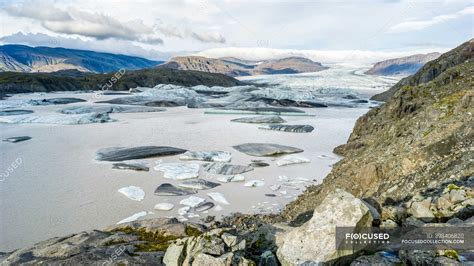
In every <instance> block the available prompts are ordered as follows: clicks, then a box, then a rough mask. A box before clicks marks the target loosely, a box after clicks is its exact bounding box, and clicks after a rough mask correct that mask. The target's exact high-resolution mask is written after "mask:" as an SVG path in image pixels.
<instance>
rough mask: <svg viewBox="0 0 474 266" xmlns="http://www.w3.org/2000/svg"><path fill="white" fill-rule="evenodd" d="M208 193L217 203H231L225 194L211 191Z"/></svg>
mask: <svg viewBox="0 0 474 266" xmlns="http://www.w3.org/2000/svg"><path fill="white" fill-rule="evenodd" d="M207 195H208V196H209V197H210V198H211V199H212V200H214V201H215V202H217V203H220V204H225V205H229V202H228V201H227V200H226V198H225V197H224V195H223V194H222V193H219V192H209V193H207Z"/></svg>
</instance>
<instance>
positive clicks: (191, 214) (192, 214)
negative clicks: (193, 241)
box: [188, 212, 199, 218]
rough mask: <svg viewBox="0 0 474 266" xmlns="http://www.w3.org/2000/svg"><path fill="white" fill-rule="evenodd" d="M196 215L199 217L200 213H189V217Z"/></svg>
mask: <svg viewBox="0 0 474 266" xmlns="http://www.w3.org/2000/svg"><path fill="white" fill-rule="evenodd" d="M195 217H199V214H197V213H192V212H191V213H189V214H188V218H195Z"/></svg>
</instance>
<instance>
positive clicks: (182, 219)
mask: <svg viewBox="0 0 474 266" xmlns="http://www.w3.org/2000/svg"><path fill="white" fill-rule="evenodd" d="M176 219H178V221H179V222H186V221H187V220H188V218H186V217H184V216H183V215H180V216H178V217H176Z"/></svg>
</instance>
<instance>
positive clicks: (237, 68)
mask: <svg viewBox="0 0 474 266" xmlns="http://www.w3.org/2000/svg"><path fill="white" fill-rule="evenodd" d="M158 67H159V68H171V69H179V70H196V71H202V72H210V73H221V74H225V75H227V76H231V77H237V76H249V75H265V74H294V73H305V72H317V71H321V70H324V69H327V67H324V66H323V65H321V63H318V62H314V61H312V60H310V59H308V58H304V57H287V58H282V59H273V60H264V61H259V62H257V61H244V60H240V59H237V58H206V57H203V56H179V57H174V58H171V60H170V61H168V62H166V63H164V64H162V65H160V66H158Z"/></svg>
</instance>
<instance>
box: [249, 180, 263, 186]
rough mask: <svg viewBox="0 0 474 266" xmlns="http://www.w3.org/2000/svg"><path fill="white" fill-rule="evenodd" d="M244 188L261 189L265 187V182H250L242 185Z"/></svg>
mask: <svg viewBox="0 0 474 266" xmlns="http://www.w3.org/2000/svg"><path fill="white" fill-rule="evenodd" d="M244 186H246V187H263V186H265V182H263V181H262V180H250V181H248V182H247V183H245V184H244Z"/></svg>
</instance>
